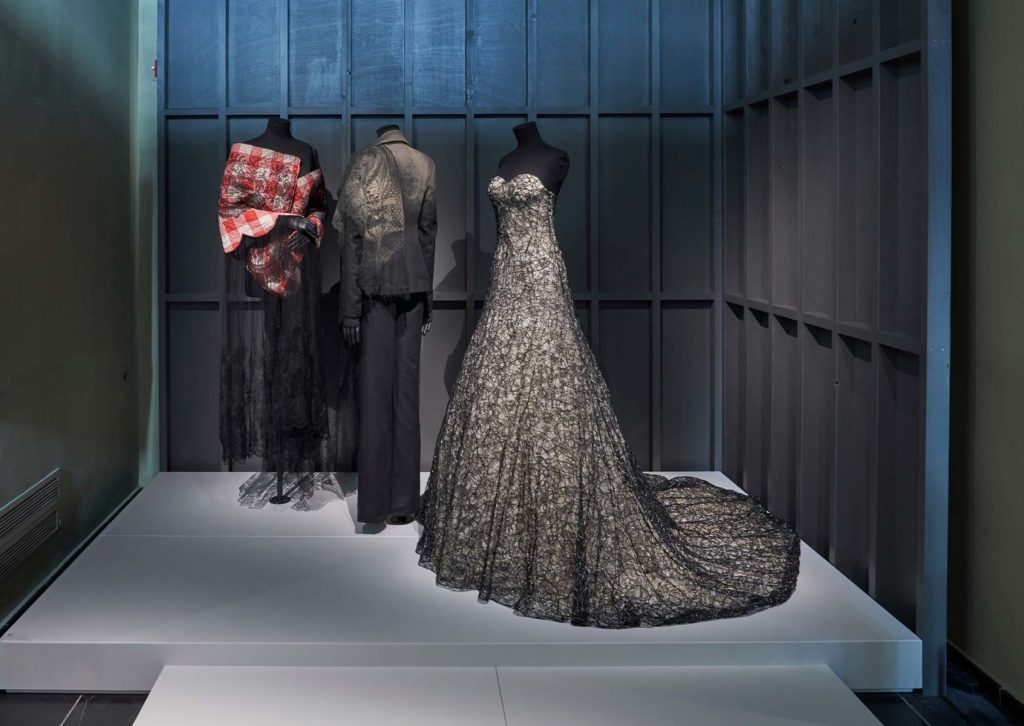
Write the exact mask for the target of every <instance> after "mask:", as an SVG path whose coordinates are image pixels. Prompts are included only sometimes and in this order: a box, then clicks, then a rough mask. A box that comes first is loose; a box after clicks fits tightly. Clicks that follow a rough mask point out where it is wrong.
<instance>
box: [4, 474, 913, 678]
mask: <svg viewBox="0 0 1024 726" xmlns="http://www.w3.org/2000/svg"><path fill="white" fill-rule="evenodd" d="M697 475H698V476H702V477H704V478H706V479H709V480H711V481H713V482H715V483H716V484H719V485H721V486H732V485H731V483H730V482H729V481H728V480H727V479H726V478H725V477H724V476H722V475H721V474H716V473H706V472H705V473H697ZM246 476H247V475H245V474H230V473H210V474H188V473H173V474H161V475H159V476H158V477H157V478H156V479H155V480H154V482H153V484H151V485H150V486H149V487H147V488H146V489H145V490H144V491H143V492H141V493H140V494H139V495H138V496H137V497H136V498H135V499H134V500H133V501H132V502H131V504H129V506H128V507H126V508H125V510H124V511H123V512H121V514H120V515H119V516H118V517H117V518H116V520H115V521H114V522H113V523H112V524H111V526H110V527H108V528H107V529H106V530H105V531H104V532H103V534H101V535H100V536H99V537H97V538H96V540H95V541H94V542H93V543H92V544H91V545H90V546H89V547H88V548H87V549H86V550H85V552H84V553H83V554H82V555H81V556H80V557H79V558H78V559H77V560H75V562H74V563H73V564H72V565H71V566H70V567H69V568H68V569H67V570H66V571H65V572H64V573H63V574H62V575H61V576H60V577H59V578H58V579H57V581H56V582H55V583H54V584H53V585H52V586H51V587H50V588H49V589H47V590H46V591H45V592H44V593H43V594H42V596H41V597H40V598H39V599H38V600H37V601H36V602H35V603H34V604H33V605H32V606H31V607H30V608H29V609H28V610H27V611H26V612H25V614H24V615H22V617H21V618H19V619H18V620H17V621H16V622H15V623H14V625H13V626H12V627H11V629H10V630H9V631H8V632H7V633H6V634H5V635H4V636H3V638H2V639H0V688H5V689H8V690H12V691H25V690H27V691H32V690H36V691H78V692H93V691H148V690H149V689H150V688H151V687H152V686H153V684H154V682H155V681H156V679H157V676H158V675H159V674H160V671H161V669H162V668H163V667H164V666H166V665H216V666H257V665H259V666H668V665H671V666H687V665H699V666H710V665H807V664H812V665H818V664H824V665H828V666H830V667H831V668H832V670H833V671H835V673H836V674H837V675H838V676H839V677H840V678H841V679H842V680H843V682H845V683H846V685H847V686H849V687H850V688H853V689H855V690H910V689H913V688H919V687H920V685H921V642H920V640H918V638H917V637H916V636H915V635H914V634H913V633H912V632H910V631H909V630H908V629H907V628H905V627H904V626H903V625H901V624H900V623H899V622H898V621H896V620H895V619H894V618H893V617H892V616H890V615H889V614H888V613H887V612H886V611H885V610H883V609H882V608H881V607H880V606H879V605H878V604H877V603H875V602H874V601H873V600H871V599H870V598H869V597H868V596H867V595H865V594H864V593H863V592H861V591H860V590H859V589H858V588H857V587H856V586H854V585H853V584H852V583H851V582H849V581H848V580H847V579H846V578H844V577H843V576H842V575H840V574H839V572H838V571H836V570H835V569H834V568H833V567H832V566H831V565H829V564H828V562H826V561H825V560H823V559H822V558H821V557H819V556H818V555H817V554H816V553H814V552H813V551H812V550H810V549H809V548H807V547H804V549H803V559H802V563H801V572H800V578H799V582H798V585H797V590H796V593H795V594H794V595H793V597H792V598H791V599H790V600H789V601H788V602H787V603H785V604H784V605H782V606H780V607H776V608H772V609H769V610H765V611H762V612H760V613H756V614H754V615H751V616H748V617H743V618H735V619H731V620H718V621H712V622H706V623H696V624H692V625H678V626H671V627H663V628H638V629H629V630H601V629H594V628H576V627H573V626H570V625H567V624H563V623H552V622H547V621H540V620H532V619H528V618H523V617H519V616H516V615H515V614H514V613H512V611H510V610H508V609H507V608H505V607H502V606H500V605H498V604H495V603H489V604H481V603H479V602H478V601H477V599H476V595H475V593H454V592H450V591H448V590H445V589H442V588H439V587H437V586H436V585H435V584H434V579H433V574H432V573H431V572H429V571H428V570H425V569H423V568H421V567H419V566H418V564H417V558H416V555H415V552H414V546H415V539H414V538H415V536H416V535H417V530H416V528H415V526H412V525H407V526H405V527H389V528H388V529H387V530H385V531H384V532H382V533H380V534H373V535H369V534H358V533H357V529H358V528H357V527H356V525H354V524H353V521H352V512H353V511H354V502H353V501H352V500H353V499H354V497H349V499H348V500H345V501H342V500H338V499H336V498H334V499H333V500H330V499H328V500H325V501H327V502H328V503H326V505H325V506H323V507H322V508H320V509H317V510H315V511H295V510H293V509H290V508H288V507H274V506H273V505H267V507H265V508H263V509H248V508H244V507H240V506H239V505H238V503H237V493H238V487H239V485H240V484H241V482H242V481H244V480H245V478H246ZM325 494H326V493H325ZM332 496H333V495H332Z"/></svg>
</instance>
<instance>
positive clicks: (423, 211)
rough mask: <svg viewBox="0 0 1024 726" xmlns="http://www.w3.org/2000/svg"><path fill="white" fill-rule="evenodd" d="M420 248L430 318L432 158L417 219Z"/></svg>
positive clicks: (433, 215)
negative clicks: (428, 284) (425, 278)
mask: <svg viewBox="0 0 1024 726" xmlns="http://www.w3.org/2000/svg"><path fill="white" fill-rule="evenodd" d="M419 235H420V249H422V250H423V261H424V263H425V264H426V267H427V279H428V280H429V281H430V290H429V291H428V292H427V310H426V319H427V320H430V317H431V314H432V313H433V310H434V246H435V243H436V241H437V170H436V166H435V164H434V161H433V159H431V160H430V171H429V173H428V174H427V186H426V189H425V190H424V192H423V204H422V205H421V206H420V219H419Z"/></svg>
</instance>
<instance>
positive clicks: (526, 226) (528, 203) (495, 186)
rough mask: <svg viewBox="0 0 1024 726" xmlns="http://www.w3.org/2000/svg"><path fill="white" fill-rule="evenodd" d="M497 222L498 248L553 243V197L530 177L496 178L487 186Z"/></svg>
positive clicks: (532, 176)
mask: <svg viewBox="0 0 1024 726" xmlns="http://www.w3.org/2000/svg"><path fill="white" fill-rule="evenodd" d="M487 195H488V196H489V197H490V199H491V203H492V204H493V205H494V214H495V218H496V219H497V222H498V245H499V246H501V245H509V246H511V247H512V248H513V249H514V250H515V249H519V248H520V247H521V246H522V245H526V246H529V247H533V245H535V244H536V243H537V242H538V241H548V242H550V243H551V244H553V245H555V246H556V247H557V243H556V241H555V230H554V218H555V195H554V194H553V193H552V192H551V191H550V190H549V189H548V188H547V187H545V186H544V184H543V182H541V180H540V179H538V178H537V177H536V176H534V175H533V174H517V175H516V176H514V177H512V178H511V179H504V178H502V177H500V176H496V177H494V178H492V179H491V181H490V183H489V184H488V185H487Z"/></svg>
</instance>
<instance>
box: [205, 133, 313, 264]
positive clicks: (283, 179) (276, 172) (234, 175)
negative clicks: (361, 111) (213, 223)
mask: <svg viewBox="0 0 1024 726" xmlns="http://www.w3.org/2000/svg"><path fill="white" fill-rule="evenodd" d="M300 163H301V162H300V160H299V157H297V156H293V155H292V154H283V153H281V152H279V151H273V150H271V149H264V148H262V147H260V146H253V145H251V144H233V145H232V146H231V151H230V152H228V161H227V164H226V165H225V167H224V176H223V178H222V179H221V183H220V200H219V201H218V204H217V216H218V219H219V223H220V238H221V244H222V245H223V246H224V251H225V252H233V251H234V250H236V249H238V246H239V245H240V244H241V243H242V237H243V235H244V236H246V237H262V236H263V235H265V234H267V233H268V232H270V230H272V229H273V228H274V226H275V225H276V224H277V218H278V217H280V216H281V215H283V214H286V215H295V216H304V217H306V218H307V219H309V221H310V222H312V223H313V224H314V225H315V226H316V228H317V244H318V245H319V244H320V240H321V239H322V238H323V229H324V217H325V214H326V210H317V211H314V212H312V213H309V214H307V212H308V211H309V207H310V199H311V196H312V195H313V194H314V192H315V191H316V190H317V188H318V187H319V186H320V185H322V184H323V177H322V174H321V172H320V170H319V169H316V170H314V171H311V172H309V173H308V174H304V175H302V176H301V177H300V176H299V168H300Z"/></svg>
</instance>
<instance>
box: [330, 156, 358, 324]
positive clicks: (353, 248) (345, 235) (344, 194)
mask: <svg viewBox="0 0 1024 726" xmlns="http://www.w3.org/2000/svg"><path fill="white" fill-rule="evenodd" d="M351 172H352V168H351V164H350V165H349V169H348V170H347V171H346V172H345V179H344V181H342V183H341V188H340V189H339V190H338V207H337V209H336V210H335V212H334V220H333V221H334V227H335V229H337V230H338V245H339V246H340V247H341V295H340V296H339V297H340V306H341V310H340V312H341V317H342V318H354V319H358V318H359V317H360V316H361V314H362V308H363V295H362V291H361V290H360V289H359V265H360V262H361V259H362V248H363V236H362V229H361V228H360V225H359V224H358V222H356V220H355V219H353V216H352V215H353V211H354V210H353V209H352V208H351V205H352V204H353V203H354V202H353V199H352V197H353V195H352V193H351V192H352V185H353V184H354V180H353V179H351V178H350V175H351Z"/></svg>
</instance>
